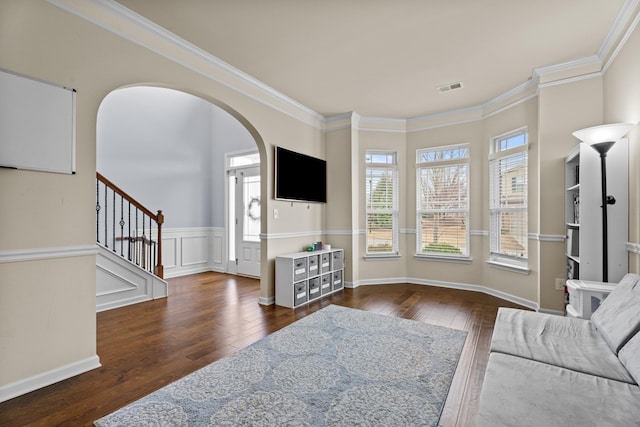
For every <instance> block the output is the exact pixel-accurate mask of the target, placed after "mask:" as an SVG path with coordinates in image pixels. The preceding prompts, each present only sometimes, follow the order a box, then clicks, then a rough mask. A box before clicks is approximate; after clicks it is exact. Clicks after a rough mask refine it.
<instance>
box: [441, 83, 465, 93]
mask: <svg viewBox="0 0 640 427" xmlns="http://www.w3.org/2000/svg"><path fill="white" fill-rule="evenodd" d="M456 89H462V82H456V83H451V84H448V85H444V86H440V87H438V92H440V93H445V92H449V91H450V90H456Z"/></svg>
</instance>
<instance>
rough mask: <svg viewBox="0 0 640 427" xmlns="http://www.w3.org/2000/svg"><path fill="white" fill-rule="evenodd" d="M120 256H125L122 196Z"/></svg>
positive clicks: (121, 199) (122, 203)
mask: <svg viewBox="0 0 640 427" xmlns="http://www.w3.org/2000/svg"><path fill="white" fill-rule="evenodd" d="M120 256H124V197H122V196H120Z"/></svg>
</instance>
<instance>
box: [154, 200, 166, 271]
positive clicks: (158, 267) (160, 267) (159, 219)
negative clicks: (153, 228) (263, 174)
mask: <svg viewBox="0 0 640 427" xmlns="http://www.w3.org/2000/svg"><path fill="white" fill-rule="evenodd" d="M156 218H157V219H156V223H157V224H158V260H157V262H158V264H157V265H156V276H158V277H159V278H161V279H164V266H163V265H162V224H163V223H164V215H163V214H162V211H158V216H157V217H156Z"/></svg>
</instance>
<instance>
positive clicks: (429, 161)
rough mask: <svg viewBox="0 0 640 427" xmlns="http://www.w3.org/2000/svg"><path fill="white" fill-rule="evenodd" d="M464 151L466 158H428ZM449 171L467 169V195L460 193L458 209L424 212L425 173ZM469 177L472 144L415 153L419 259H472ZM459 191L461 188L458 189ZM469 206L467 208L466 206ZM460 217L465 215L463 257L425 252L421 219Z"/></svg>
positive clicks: (426, 209)
mask: <svg viewBox="0 0 640 427" xmlns="http://www.w3.org/2000/svg"><path fill="white" fill-rule="evenodd" d="M454 150H464V151H465V152H464V154H463V157H451V158H446V159H442V158H441V159H438V158H437V155H435V154H434V157H432V158H425V155H427V154H429V153H443V152H446V151H454ZM449 167H463V168H464V169H465V177H464V179H465V181H466V191H465V192H464V193H460V196H461V197H462V199H463V200H462V201H463V202H464V203H459V204H458V206H456V207H451V208H439V209H429V208H425V209H422V203H421V199H422V193H423V188H422V173H423V171H424V172H427V171H428V170H431V169H434V170H435V169H442V168H449ZM469 176H470V144H466V143H463V144H452V145H445V146H440V147H430V148H422V149H418V150H416V257H420V258H422V257H424V258H444V259H458V260H469V259H470V253H471V252H470V251H471V248H470V238H469V235H470V233H469V212H470V210H469V205H470V204H469ZM457 188H458V189H459V187H457ZM465 204H466V206H465ZM447 212H450V213H458V214H464V218H465V219H464V225H465V230H464V233H465V234H464V238H465V244H464V250H463V251H462V252H460V253H443V252H436V251H434V252H424V251H423V247H424V246H425V242H423V239H422V232H421V230H422V216H423V215H424V214H429V213H447Z"/></svg>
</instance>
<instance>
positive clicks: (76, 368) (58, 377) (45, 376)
mask: <svg viewBox="0 0 640 427" xmlns="http://www.w3.org/2000/svg"><path fill="white" fill-rule="evenodd" d="M101 366H102V365H101V364H100V358H99V357H98V356H97V355H95V356H91V357H87V358H86V359H82V360H78V361H76V362H73V363H69V364H67V365H63V366H60V367H58V368H55V369H52V370H50V371H47V372H43V373H41V374H37V375H34V376H32V377H29V378H25V379H22V380H19V381H16V382H14V383H10V384H7V385H4V386H0V402H5V401H7V400H9V399H13V398H14V397H18V396H21V395H23V394H27V393H29V392H32V391H34V390H37V389H39V388H42V387H46V386H48V385H51V384H54V383H57V382H60V381H63V380H66V379H68V378H71V377H74V376H76V375H80V374H82V373H85V372H87V371H91V370H92V369H96V368H99V367H101Z"/></svg>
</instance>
